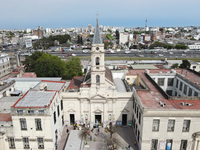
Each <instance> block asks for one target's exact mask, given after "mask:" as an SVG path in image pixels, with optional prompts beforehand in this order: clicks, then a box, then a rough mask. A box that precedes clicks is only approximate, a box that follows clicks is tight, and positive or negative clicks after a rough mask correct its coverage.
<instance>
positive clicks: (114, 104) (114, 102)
mask: <svg viewBox="0 0 200 150" xmlns="http://www.w3.org/2000/svg"><path fill="white" fill-rule="evenodd" d="M112 102H113V105H112V106H113V116H112V117H113V121H115V117H116V116H114V115H116V113H115V107H116V100H115V99H113V101H112Z"/></svg>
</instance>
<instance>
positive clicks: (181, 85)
mask: <svg viewBox="0 0 200 150" xmlns="http://www.w3.org/2000/svg"><path fill="white" fill-rule="evenodd" d="M182 87H183V82H180V86H179V90H180V91H182Z"/></svg>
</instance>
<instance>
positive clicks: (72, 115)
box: [70, 114, 75, 125]
mask: <svg viewBox="0 0 200 150" xmlns="http://www.w3.org/2000/svg"><path fill="white" fill-rule="evenodd" d="M74 118H75V117H74V114H70V125H73V124H74Z"/></svg>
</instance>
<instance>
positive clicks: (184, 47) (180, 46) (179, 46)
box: [175, 44, 188, 49]
mask: <svg viewBox="0 0 200 150" xmlns="http://www.w3.org/2000/svg"><path fill="white" fill-rule="evenodd" d="M175 48H176V49H187V48H188V47H187V46H186V45H182V44H176V46H175Z"/></svg>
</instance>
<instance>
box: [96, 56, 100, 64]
mask: <svg viewBox="0 0 200 150" xmlns="http://www.w3.org/2000/svg"><path fill="white" fill-rule="evenodd" d="M96 65H99V57H97V58H96Z"/></svg>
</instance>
